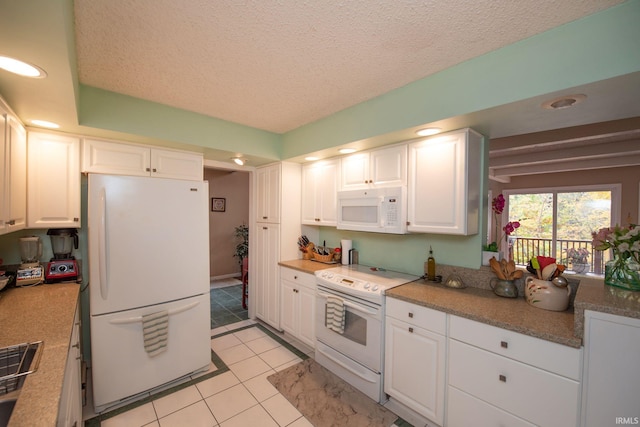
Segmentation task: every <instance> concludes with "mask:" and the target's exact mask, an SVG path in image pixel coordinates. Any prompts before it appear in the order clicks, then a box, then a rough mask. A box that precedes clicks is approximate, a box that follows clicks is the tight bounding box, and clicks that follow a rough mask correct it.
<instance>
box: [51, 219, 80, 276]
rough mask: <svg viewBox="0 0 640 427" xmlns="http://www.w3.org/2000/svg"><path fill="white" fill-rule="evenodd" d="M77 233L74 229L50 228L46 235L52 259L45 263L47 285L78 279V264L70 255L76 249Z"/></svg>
mask: <svg viewBox="0 0 640 427" xmlns="http://www.w3.org/2000/svg"><path fill="white" fill-rule="evenodd" d="M77 233H78V231H77V230H76V229H75V228H51V229H49V231H47V235H48V236H49V237H51V249H52V250H53V258H51V261H50V262H49V263H47V270H46V271H45V279H46V280H47V283H54V282H60V281H65V280H76V279H77V278H78V264H77V263H76V259H75V258H74V257H73V256H72V255H71V253H72V252H73V249H74V248H75V249H78V234H77Z"/></svg>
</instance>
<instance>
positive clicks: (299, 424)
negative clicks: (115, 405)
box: [101, 320, 313, 427]
mask: <svg viewBox="0 0 640 427" xmlns="http://www.w3.org/2000/svg"><path fill="white" fill-rule="evenodd" d="M252 324H255V322H254V321H253V320H244V321H241V322H238V323H234V324H230V325H226V326H221V327H218V328H216V329H213V330H212V331H211V335H212V337H213V338H212V339H211V348H212V349H213V351H214V352H215V353H216V354H217V355H218V356H219V357H220V359H222V361H223V362H224V363H225V364H226V365H227V366H228V367H229V370H228V371H227V372H224V373H222V374H219V375H216V376H213V377H211V378H209V379H206V380H203V381H201V382H198V383H196V384H194V385H191V386H189V387H186V388H183V389H182V390H179V391H177V392H175V393H172V394H169V395H167V396H164V397H161V398H158V399H156V400H152V401H151V402H149V403H146V404H144V405H142V406H139V407H137V408H134V409H132V410H129V411H127V412H124V413H122V414H119V415H117V416H115V417H113V418H109V419H107V420H104V421H102V423H101V426H102V427H120V426H122V427H125V426H126V427H142V426H145V427H172V426H189V427H200V426H202V427H215V426H221V427H236V426H238V427H240V426H242V427H244V426H249V425H251V426H274V427H278V426H280V427H283V426H290V427H303V426H311V423H309V421H308V420H307V419H306V418H304V417H303V416H302V414H300V412H298V410H297V409H296V408H295V407H294V406H293V405H291V404H290V403H289V401H288V400H287V399H285V398H284V397H283V396H282V395H281V394H280V393H279V392H278V391H277V390H276V389H275V388H274V387H273V386H272V385H271V383H269V381H268V380H267V377H268V376H269V375H271V374H273V373H275V372H276V371H280V370H282V369H285V368H287V367H289V366H292V365H294V364H296V363H298V362H300V361H301V359H300V358H299V357H298V356H296V355H295V354H294V353H293V352H291V351H290V350H289V349H287V348H286V347H285V346H283V345H282V344H281V343H280V342H278V341H276V340H274V339H273V338H271V337H270V336H269V335H268V334H266V333H265V332H264V331H262V330H260V329H259V328H257V327H253V328H248V329H239V328H243V327H246V326H248V325H252ZM229 331H234V332H231V333H229ZM276 334H277V336H279V337H282V339H284V340H286V341H288V342H289V343H290V344H291V345H293V346H294V347H296V348H297V349H299V350H300V351H302V352H303V353H305V354H307V355H308V356H310V357H313V350H312V349H311V348H309V347H307V346H306V345H304V344H302V343H300V342H299V341H297V340H295V339H293V338H291V337H288V336H287V335H283V334H280V333H277V332H276Z"/></svg>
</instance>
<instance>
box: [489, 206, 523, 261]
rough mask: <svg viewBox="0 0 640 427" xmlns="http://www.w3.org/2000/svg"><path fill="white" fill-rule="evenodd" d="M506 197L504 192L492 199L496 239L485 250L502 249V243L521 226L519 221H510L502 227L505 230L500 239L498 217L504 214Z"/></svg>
mask: <svg viewBox="0 0 640 427" xmlns="http://www.w3.org/2000/svg"><path fill="white" fill-rule="evenodd" d="M505 203H506V201H505V199H504V196H503V195H502V193H500V194H498V195H497V196H496V197H494V198H493V200H492V201H491V210H492V211H493V218H494V221H495V224H496V225H495V227H494V235H495V240H494V241H493V242H491V243H489V244H488V245H486V246H485V247H484V250H485V251H491V252H498V251H499V250H500V244H501V243H502V241H503V240H505V239H506V238H507V236H510V235H511V233H513V232H514V231H515V230H516V228H518V227H520V222H519V221H509V222H508V223H507V224H506V225H505V226H504V227H502V231H503V232H504V233H503V234H502V236H501V237H500V239H498V230H499V229H500V222H499V219H498V215H502V211H504V206H505Z"/></svg>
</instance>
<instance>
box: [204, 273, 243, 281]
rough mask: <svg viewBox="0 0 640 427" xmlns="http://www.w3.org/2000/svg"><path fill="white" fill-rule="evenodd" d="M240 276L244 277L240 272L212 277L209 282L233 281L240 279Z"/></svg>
mask: <svg viewBox="0 0 640 427" xmlns="http://www.w3.org/2000/svg"><path fill="white" fill-rule="evenodd" d="M240 276H242V274H241V273H240V272H237V273H231V274H222V275H220V276H210V277H209V281H210V282H212V281H214V280H222V279H233V278H236V277H237V278H240Z"/></svg>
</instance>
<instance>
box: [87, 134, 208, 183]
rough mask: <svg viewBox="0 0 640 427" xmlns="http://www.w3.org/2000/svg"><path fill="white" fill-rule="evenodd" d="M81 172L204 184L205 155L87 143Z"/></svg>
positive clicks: (106, 143)
mask: <svg viewBox="0 0 640 427" xmlns="http://www.w3.org/2000/svg"><path fill="white" fill-rule="evenodd" d="M82 171H83V172H92V173H104V174H114V175H132V176H152V177H155V178H171V179H184V180H188V181H202V179H203V160H202V155H201V154H198V153H191V152H186V151H177V150H164V149H159V148H152V147H149V146H146V145H136V144H122V143H118V142H110V141H100V140H94V139H85V140H84V141H83V146H82Z"/></svg>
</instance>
